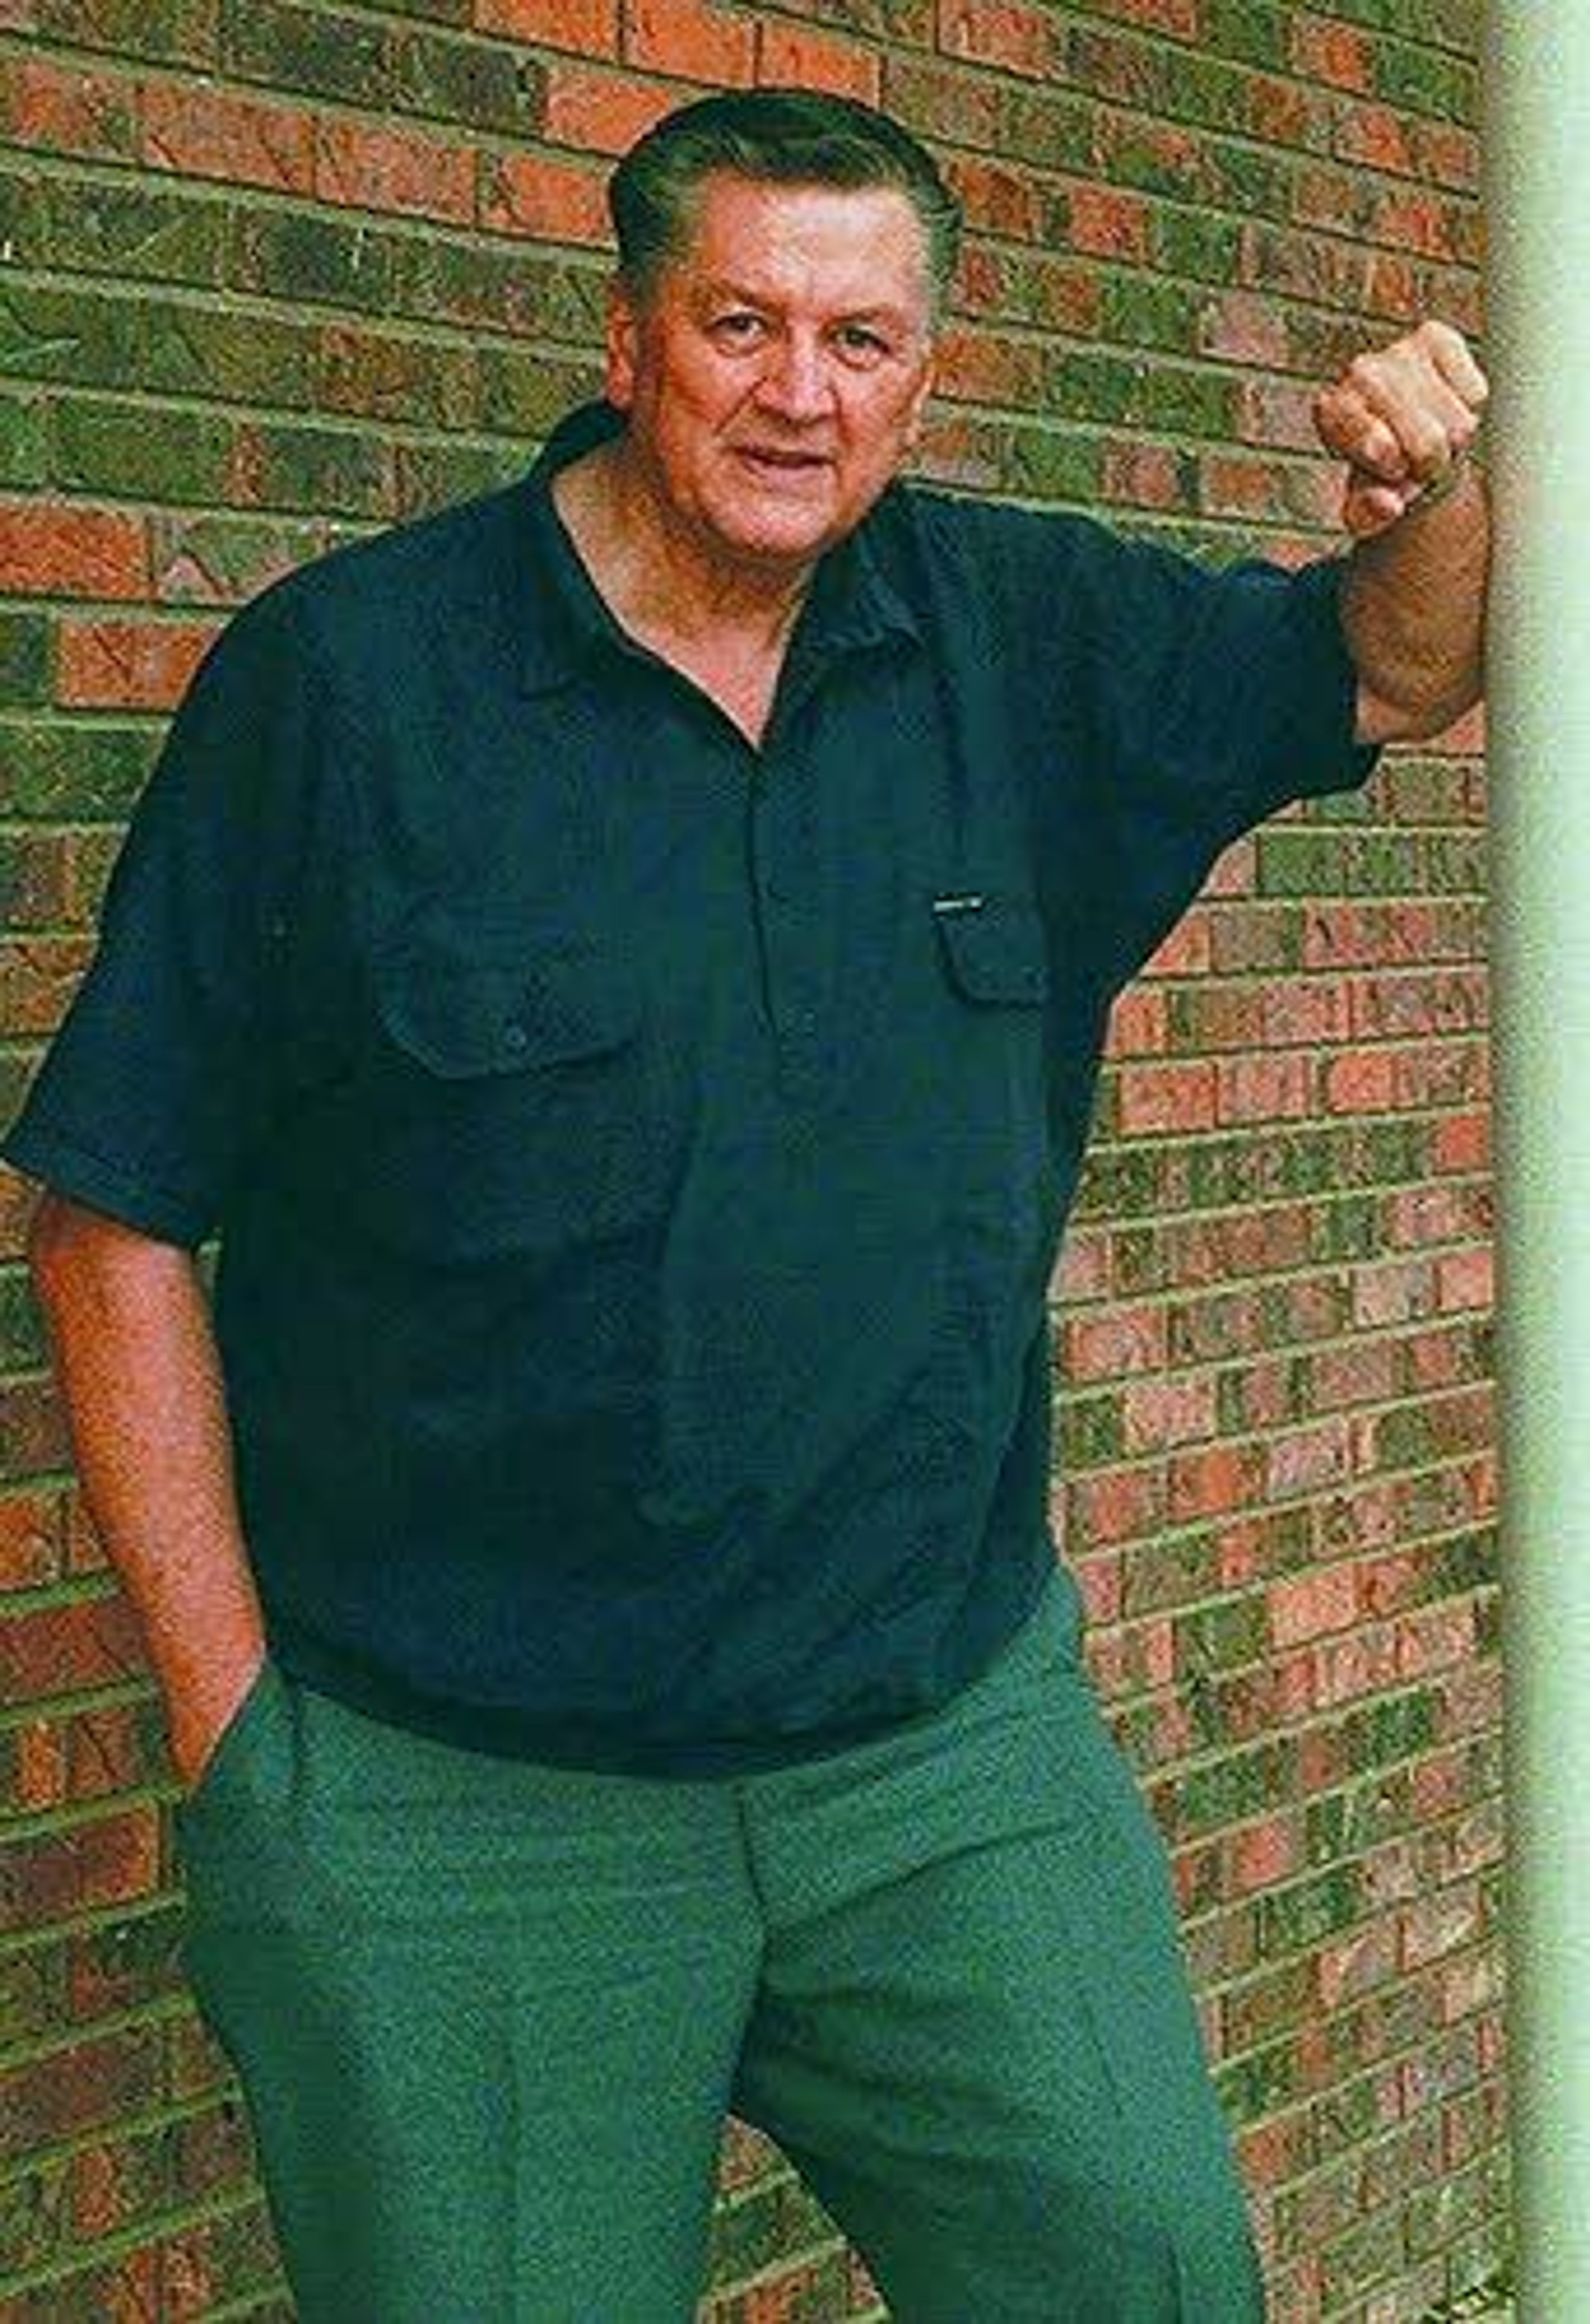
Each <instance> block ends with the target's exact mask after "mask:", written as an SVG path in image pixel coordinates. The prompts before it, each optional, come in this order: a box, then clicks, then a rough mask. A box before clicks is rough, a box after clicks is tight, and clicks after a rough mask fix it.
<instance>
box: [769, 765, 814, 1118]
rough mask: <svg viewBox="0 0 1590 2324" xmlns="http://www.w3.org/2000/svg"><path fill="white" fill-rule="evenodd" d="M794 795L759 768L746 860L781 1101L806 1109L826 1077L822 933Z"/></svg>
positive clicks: (803, 816)
mask: <svg viewBox="0 0 1590 2324" xmlns="http://www.w3.org/2000/svg"><path fill="white" fill-rule="evenodd" d="M804 806H805V803H804V802H803V800H802V798H801V796H800V793H799V792H798V791H795V790H793V789H792V788H791V784H790V779H789V777H788V773H787V770H786V771H785V772H784V773H782V774H780V773H779V772H777V771H775V770H774V769H773V767H772V765H771V764H769V763H767V762H764V766H763V779H761V780H760V781H759V782H758V784H757V785H756V787H755V788H754V790H753V793H752V795H751V802H750V816H751V855H752V870H753V881H754V885H755V899H756V925H757V934H758V940H759V943H760V945H761V951H762V968H763V989H764V991H765V992H766V994H767V1005H768V1011H769V1015H770V1018H771V1020H772V1032H773V1038H774V1042H775V1045H776V1048H777V1052H778V1070H779V1078H780V1081H781V1084H782V1085H783V1087H784V1089H785V1091H786V1093H787V1094H789V1095H790V1097H793V1098H796V1099H799V1100H801V1101H803V1102H810V1101H811V1100H812V1099H814V1098H815V1097H816V1096H817V1095H818V1092H819V1090H820V1088H821V1086H822V1084H823V1081H824V1079H825V1076H826V1071H827V1047H826V1043H825V1041H824V1037H823V1035H824V1012H823V995H824V979H825V976H826V975H827V973H828V964H827V961H826V960H825V959H824V958H823V956H822V954H821V951H820V949H819V948H820V947H821V945H822V942H823V930H822V928H821V927H820V926H819V925H818V920H819V916H818V914H816V913H815V912H814V911H813V909H812V906H811V901H810V897H811V892H812V888H813V884H814V875H813V871H812V868H811V866H810V862H809V855H810V841H809V829H808V825H809V815H808V814H807V813H806V812H805V811H804Z"/></svg>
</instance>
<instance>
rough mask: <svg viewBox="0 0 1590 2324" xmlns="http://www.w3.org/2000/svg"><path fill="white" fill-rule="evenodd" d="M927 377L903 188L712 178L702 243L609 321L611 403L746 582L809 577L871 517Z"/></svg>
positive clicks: (927, 336) (636, 447)
mask: <svg viewBox="0 0 1590 2324" xmlns="http://www.w3.org/2000/svg"><path fill="white" fill-rule="evenodd" d="M931 370H932V300H931V289H930V282H929V267H928V239H927V234H926V231H925V229H924V227H923V226H922V224H921V222H920V219H919V218H918V217H917V214H916V212H915V211H914V210H913V209H912V208H911V204H910V202H909V201H908V200H907V199H906V198H905V196H904V195H903V194H901V193H898V192H895V191H894V190H893V189H883V188H875V189H864V190H855V191H852V190H848V189H843V188H837V187H829V186H780V185H772V186H770V185H763V184H761V183H758V182H754V181H753V180H749V179H745V178H738V177H733V176H728V175H720V176H716V177H713V178H709V179H708V180H707V182H706V184H705V186H704V187H703V188H702V189H701V192H700V194H699V196H698V210H697V215H696V220H695V229H694V232H693V235H692V236H691V239H690V242H689V247H688V248H687V249H686V250H685V251H684V252H683V253H681V254H680V255H679V258H677V259H676V260H674V261H673V262H672V263H670V265H669V266H667V267H666V268H665V269H664V271H663V272H662V275H661V280H660V281H659V282H658V283H657V285H656V288H655V290H654V291H652V294H651V296H650V297H649V298H648V299H647V300H645V301H644V303H643V304H642V305H638V306H637V305H635V304H633V303H632V302H631V301H630V300H629V299H628V298H627V297H626V296H625V295H624V293H623V292H622V291H620V292H618V293H616V294H615V298H614V301H613V306H612V309H611V314H610V320H609V328H608V349H607V394H608V400H609V401H611V402H613V403H614V404H615V405H616V406H618V408H619V409H620V410H624V411H625V412H627V414H628V417H629V438H630V443H631V446H632V447H633V451H634V453H635V454H636V455H637V456H638V457H640V459H641V460H642V462H643V463H644V466H645V469H646V471H647V473H648V475H649V477H650V480H651V482H652V486H653V489H655V490H656V491H657V492H658V493H660V494H661V498H662V500H663V501H664V502H665V503H666V504H667V507H668V510H669V512H670V515H671V516H672V517H673V518H674V519H675V520H677V521H679V522H680V523H681V524H683V525H684V526H685V527H687V528H688V529H689V530H690V531H692V532H693V533H694V534H695V535H696V536H697V538H698V539H699V540H701V541H703V542H704V543H705V545H706V546H707V549H708V550H709V552H710V553H711V554H713V555H714V556H716V557H717V558H721V559H722V560H723V561H724V562H725V563H726V564H727V565H732V566H734V567H737V568H740V569H744V568H747V567H756V568H760V569H763V570H774V571H776V570H780V569H788V570H799V569H800V567H804V566H807V565H809V563H810V562H811V561H812V560H813V559H814V558H817V557H818V556H820V555H821V554H822V552H823V550H824V549H827V548H829V547H830V546H831V545H832V544H833V543H834V542H835V541H837V540H838V539H841V538H842V537H843V536H844V535H845V534H846V533H847V532H849V531H850V530H851V529H852V528H853V527H854V526H855V524H857V523H858V522H859V521H860V520H861V519H862V517H863V516H864V515H865V513H866V512H867V510H868V509H869V508H870V507H871V506H872V504H873V503H874V501H875V500H876V499H877V498H878V495H879V494H880V493H882V492H883V490H884V489H885V487H886V486H887V485H888V484H889V483H890V481H891V480H892V477H893V476H894V475H895V473H896V471H897V469H898V468H899V466H900V465H901V461H902V460H903V458H904V457H905V455H906V453H907V452H908V451H909V450H910V448H911V445H912V444H913V443H914V442H915V441H916V437H917V431H918V425H919V422H920V417H921V411H922V406H923V404H924V403H925V402H926V401H927V396H928V391H929V385H930V383H931Z"/></svg>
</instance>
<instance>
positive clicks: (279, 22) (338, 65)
mask: <svg viewBox="0 0 1590 2324" xmlns="http://www.w3.org/2000/svg"><path fill="white" fill-rule="evenodd" d="M387 38H388V35H387V32H386V28H385V26H384V25H383V24H381V23H376V22H373V21H372V20H371V18H369V17H367V16H358V15H355V14H352V13H351V12H348V11H342V10H337V9H335V8H329V7H321V6H319V5H317V6H314V7H300V6H295V5H292V0H247V5H245V6H243V7H234V8H231V9H230V10H229V11H228V13H227V17H226V32H225V36H224V40H223V47H222V53H223V57H224V60H225V63H226V69H227V71H228V72H231V73H235V74H236V75H237V76H238V77H239V78H243V79H245V80H257V81H263V82H264V83H266V84H267V85H268V86H269V87H270V88H274V89H303V90H306V91H309V92H310V93H312V94H314V95H318V96H323V97H339V98H342V99H344V100H345V101H346V100H347V99H350V98H351V99H352V100H353V101H354V102H356V103H357V104H360V105H364V106H372V107H374V108H377V109H379V108H380V107H381V106H383V105H384V104H385V103H389V102H390V100H391V94H392V92H391V87H390V83H389V79H388V75H387Z"/></svg>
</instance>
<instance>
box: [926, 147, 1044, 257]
mask: <svg viewBox="0 0 1590 2324" xmlns="http://www.w3.org/2000/svg"><path fill="white" fill-rule="evenodd" d="M944 171H945V175H946V177H947V179H948V182H949V184H950V185H951V186H952V187H953V189H954V190H955V192H956V194H957V197H958V198H959V199H960V202H961V204H962V207H963V208H964V209H965V211H966V226H967V229H968V231H969V232H973V233H982V234H997V235H1005V236H1007V237H1011V238H1014V239H1015V240H1017V241H1020V242H1031V240H1032V239H1033V238H1034V237H1035V236H1036V235H1037V234H1038V233H1039V231H1040V222H1041V219H1042V217H1043V208H1044V203H1043V196H1042V192H1041V189H1040V186H1039V183H1038V181H1037V180H1036V179H1035V178H1034V177H1033V176H1032V175H1031V172H1030V171H1026V170H1023V169H1022V168H1021V166H1020V165H1019V163H1016V162H1014V161H1007V160H1006V159H1005V158H1004V157H1003V156H997V157H996V156H994V155H991V154H985V153H955V154H951V155H948V156H947V157H946V160H945V163H944Z"/></svg>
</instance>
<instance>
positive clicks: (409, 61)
mask: <svg viewBox="0 0 1590 2324" xmlns="http://www.w3.org/2000/svg"><path fill="white" fill-rule="evenodd" d="M387 69H388V72H389V75H390V83H391V88H392V93H393V102H394V103H395V104H396V105H398V106H401V107H402V109H403V110H404V111H405V112H412V113H420V114H424V115H427V116H428V117H429V118H430V119H432V120H438V121H461V122H467V124H469V125H470V126H471V127H472V128H476V129H488V130H495V131H496V132H498V133H499V134H503V135H507V136H513V135H515V134H517V135H520V136H528V135H529V134H532V132H533V131H534V130H535V129H536V128H537V126H538V125H539V124H540V122H541V118H542V115H543V112H544V108H545V87H544V85H545V79H546V72H545V68H544V67H543V66H542V65H541V64H539V63H537V62H536V61H535V60H532V59H531V58H529V57H518V56H515V55H514V53H513V50H512V49H509V48H505V47H503V46H501V45H500V44H495V43H494V44H492V45H490V46H487V44H486V43H485V42H482V41H475V40H459V39H458V38H457V37H456V36H455V35H453V34H451V33H448V32H430V31H427V32H395V33H393V35H392V36H391V41H390V44H389V51H388V66H387Z"/></svg>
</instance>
